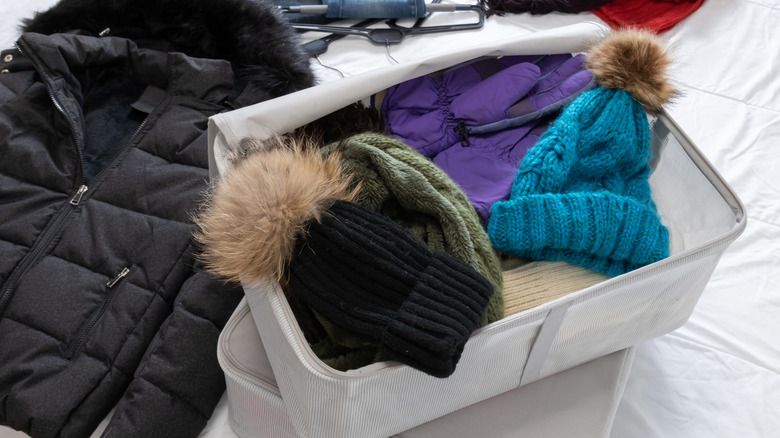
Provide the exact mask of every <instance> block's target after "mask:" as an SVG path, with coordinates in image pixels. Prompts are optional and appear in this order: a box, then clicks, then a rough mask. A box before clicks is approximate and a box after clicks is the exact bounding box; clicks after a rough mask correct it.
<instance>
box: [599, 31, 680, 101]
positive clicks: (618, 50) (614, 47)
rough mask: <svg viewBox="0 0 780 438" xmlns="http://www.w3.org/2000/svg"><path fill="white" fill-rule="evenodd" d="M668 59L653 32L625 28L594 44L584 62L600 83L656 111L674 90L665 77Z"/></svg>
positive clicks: (669, 61) (670, 97)
mask: <svg viewBox="0 0 780 438" xmlns="http://www.w3.org/2000/svg"><path fill="white" fill-rule="evenodd" d="M671 62H672V61H671V58H670V56H669V54H668V53H667V50H666V48H665V45H664V43H663V41H662V40H661V38H660V37H658V36H657V35H656V34H654V33H652V32H649V31H643V30H636V29H625V30H620V31H617V32H614V33H612V34H610V35H608V36H607V37H605V38H604V39H603V40H601V41H600V42H598V43H597V44H596V45H594V46H593V47H592V48H591V49H590V50H589V51H588V60H587V63H586V65H585V66H586V68H588V69H589V70H590V71H592V72H593V74H594V76H595V77H596V80H597V81H598V83H599V85H601V86H602V87H604V88H620V89H624V90H626V91H627V92H628V93H629V94H631V96H632V97H633V98H634V99H636V100H637V101H638V102H639V103H641V104H642V105H643V106H644V107H645V109H646V110H648V111H650V112H656V111H660V110H661V107H662V106H663V105H664V104H665V103H667V102H669V101H670V100H671V99H672V98H673V97H674V96H675V95H676V94H677V91H676V90H675V88H674V87H673V86H672V85H671V84H670V83H669V80H668V78H667V69H668V67H669V65H671Z"/></svg>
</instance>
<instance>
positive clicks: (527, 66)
mask: <svg viewBox="0 0 780 438" xmlns="http://www.w3.org/2000/svg"><path fill="white" fill-rule="evenodd" d="M584 60H585V57H584V55H578V56H575V57H572V56H571V55H566V54H564V55H540V56H505V57H502V58H490V59H483V60H480V61H477V62H474V63H471V64H468V65H465V66H461V67H458V68H455V69H452V70H450V71H447V72H445V73H444V74H442V75H439V76H422V77H418V78H415V79H411V80H409V81H406V82H403V83H401V84H398V85H396V86H393V87H391V88H390V89H389V90H388V91H387V95H386V96H385V98H384V100H383V102H382V108H381V110H382V115H383V117H384V120H385V126H386V128H387V130H388V134H389V135H390V136H392V137H395V138H397V139H399V140H401V141H403V142H405V143H406V144H408V145H409V146H411V147H413V148H414V149H416V150H417V151H419V152H420V153H421V154H423V155H425V156H426V157H428V158H431V159H432V160H433V162H434V163H435V164H436V165H437V166H439V167H440V168H441V169H443V170H444V171H445V172H446V173H447V174H448V175H449V176H450V177H451V178H452V179H453V180H454V181H455V182H456V183H457V184H458V185H459V186H460V187H461V189H462V190H463V191H464V192H465V193H466V195H468V197H469V199H470V200H471V203H472V204H473V205H474V208H476V210H477V211H478V212H479V215H480V217H481V218H482V219H483V220H484V221H485V223H486V222H487V219H488V217H489V214H490V207H491V206H492V205H493V203H495V202H496V201H499V200H502V199H506V198H507V197H508V196H509V192H510V188H511V186H512V181H513V180H514V177H515V174H516V173H517V169H518V168H519V167H520V162H521V160H522V158H523V157H524V156H525V153H526V151H527V150H528V149H529V148H530V147H531V146H533V145H534V144H535V143H536V140H537V139H538V138H539V136H540V135H541V134H542V133H543V132H544V131H545V130H546V129H547V126H548V124H549V122H550V121H552V119H554V117H555V116H556V115H557V113H558V112H559V110H560V109H561V108H562V107H563V106H565V105H566V104H567V103H568V102H570V101H571V100H573V99H574V98H575V97H576V96H578V95H579V94H580V93H582V92H583V91H585V90H588V89H590V88H593V87H594V86H595V82H594V80H593V75H592V74H591V73H590V72H589V71H587V70H584V69H583V63H584Z"/></svg>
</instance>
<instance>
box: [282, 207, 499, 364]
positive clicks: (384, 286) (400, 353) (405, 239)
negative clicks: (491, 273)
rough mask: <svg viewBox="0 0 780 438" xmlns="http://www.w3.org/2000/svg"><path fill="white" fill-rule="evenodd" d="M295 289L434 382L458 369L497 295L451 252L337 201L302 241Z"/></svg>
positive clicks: (293, 273)
mask: <svg viewBox="0 0 780 438" xmlns="http://www.w3.org/2000/svg"><path fill="white" fill-rule="evenodd" d="M287 277H288V281H289V286H290V288H291V290H292V291H293V292H294V293H295V294H296V295H298V296H299V297H300V298H301V300H303V301H304V302H306V303H307V305H309V306H310V307H311V308H312V309H313V310H315V311H316V312H318V313H319V314H320V315H322V316H323V317H324V318H326V319H327V320H329V321H330V322H331V323H332V324H334V325H336V326H339V327H341V328H342V329H344V330H347V331H350V332H352V333H356V334H360V335H363V336H365V337H367V338H369V339H371V340H374V341H376V342H378V343H379V345H380V349H381V351H382V352H383V353H384V354H385V355H386V357H388V358H390V359H394V360H397V361H399V362H403V363H406V364H408V365H410V366H412V367H414V368H417V369H419V370H421V371H424V372H426V373H428V374H430V375H433V376H436V377H447V376H449V375H450V374H452V373H453V372H454V371H455V365H456V364H457V362H458V360H459V359H460V355H461V353H462V351H463V347H464V345H465V343H466V341H467V340H468V338H469V335H470V334H471V332H472V331H474V329H476V327H477V325H478V322H479V320H480V316H481V315H482V313H483V312H484V311H485V308H486V307H487V303H488V300H489V299H490V296H491V295H492V293H493V288H492V286H491V284H490V282H488V281H487V279H485V277H483V276H482V275H481V274H479V273H478V272H477V271H475V270H474V269H473V268H471V267H470V266H468V265H467V264H465V263H463V262H461V261H459V260H457V259H455V258H453V257H452V256H450V255H449V254H446V253H444V252H440V251H437V252H435V253H432V252H430V251H429V250H428V249H427V248H426V247H425V246H424V245H423V244H422V243H421V242H419V241H418V240H417V239H416V238H415V237H414V236H413V235H412V234H411V233H409V231H407V230H406V229H405V228H403V227H401V226H399V225H398V224H396V223H395V222H393V221H392V220H390V219H389V218H387V217H385V216H382V215H380V214H378V213H375V212H373V211H371V210H368V209H366V208H364V207H361V206H360V205H358V204H355V203H352V202H348V201H336V202H335V203H334V204H333V205H332V206H331V207H330V208H329V209H328V212H327V213H326V214H324V215H323V217H322V220H321V221H320V222H317V221H314V222H312V223H311V224H310V226H309V228H308V236H307V237H306V238H303V239H299V240H298V243H297V245H296V248H295V251H294V252H293V257H292V260H291V261H290V262H289V264H288V275H287Z"/></svg>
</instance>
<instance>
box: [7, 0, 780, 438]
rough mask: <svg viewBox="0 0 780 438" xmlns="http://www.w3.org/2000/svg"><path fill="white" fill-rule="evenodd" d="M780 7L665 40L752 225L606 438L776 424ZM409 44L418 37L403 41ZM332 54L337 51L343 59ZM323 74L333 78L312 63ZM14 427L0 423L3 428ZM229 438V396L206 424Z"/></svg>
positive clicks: (25, 7) (402, 50) (653, 350)
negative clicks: (670, 48) (225, 402)
mask: <svg viewBox="0 0 780 438" xmlns="http://www.w3.org/2000/svg"><path fill="white" fill-rule="evenodd" d="M53 3H54V1H52V0H27V1H25V2H13V1H4V2H2V4H1V5H0V16H2V17H3V25H2V26H0V47H8V46H10V45H11V44H12V42H13V40H14V39H15V38H16V37H17V36H18V31H17V29H16V26H17V24H18V22H19V20H20V19H21V18H22V17H27V16H30V15H31V13H32V11H34V10H36V9H43V8H46V7H48V6H50V5H51V4H53ZM583 20H596V21H598V19H597V18H595V16H593V15H592V14H590V13H583V14H577V15H562V14H551V15H548V16H541V17H532V16H530V15H527V14H521V15H512V16H506V17H502V18H491V19H489V20H488V23H487V26H488V28H489V30H490V31H497V32H496V35H498V37H500V35H501V34H502V33H505V32H530V31H532V30H537V29H545V28H550V27H555V26H559V25H565V24H571V23H575V22H579V21H583ZM777 29H780V4H778V2H776V1H775V0H707V1H705V2H704V4H703V5H702V7H701V8H700V9H699V10H698V11H696V12H695V13H694V14H693V15H692V16H691V17H689V18H688V19H686V20H684V21H683V22H682V23H680V24H678V25H677V26H676V27H675V28H674V29H672V30H671V31H670V32H668V33H666V34H664V38H665V39H667V40H668V41H670V43H671V44H672V45H673V48H674V51H675V54H676V60H677V64H676V68H675V70H674V72H673V74H674V79H675V82H676V83H677V85H678V86H679V87H680V88H681V89H682V91H683V92H684V95H683V96H682V97H680V98H679V99H678V100H677V101H676V103H675V104H674V105H672V106H670V107H669V112H670V113H671V115H672V117H674V119H675V120H676V121H677V122H678V123H679V124H680V125H681V126H682V128H683V130H684V131H685V132H686V133H687V134H688V135H689V137H691V139H692V140H693V141H694V143H695V144H696V145H697V146H698V147H699V148H700V149H701V150H702V151H703V152H704V154H705V155H706V156H707V158H708V159H709V160H710V161H711V162H712V163H713V164H714V166H715V167H716V168H717V169H718V171H719V172H720V173H721V174H722V175H723V176H724V178H725V179H726V180H727V181H728V183H729V184H730V185H731V186H732V187H733V188H734V189H735V190H736V192H737V194H738V195H739V196H740V198H741V199H742V201H743V202H744V203H745V205H746V207H747V211H748V216H749V221H748V227H747V229H746V231H745V232H744V234H743V235H742V237H741V238H740V239H738V240H737V241H736V242H735V243H734V244H733V245H732V246H731V247H730V248H729V249H728V250H727V251H726V253H725V254H724V256H723V258H722V259H721V262H720V264H719V265H718V267H717V268H716V270H715V272H714V274H713V276H712V279H711V281H710V282H709V284H708V285H707V288H706V290H705V292H704V294H703V296H702V298H701V300H700V301H699V303H698V305H697V307H696V309H695V310H694V313H693V315H692V316H691V318H690V320H689V321H688V323H686V324H685V325H684V326H683V327H682V328H680V329H678V330H676V331H675V332H673V333H671V334H668V335H665V336H662V337H659V338H657V339H654V340H652V341H648V342H645V343H643V344H640V345H639V348H638V351H637V355H636V358H635V361H634V366H633V371H632V373H631V375H630V376H629V381H628V385H627V388H626V391H625V394H624V397H623V401H622V403H621V405H620V407H619V409H618V412H617V416H616V419H615V423H614V427H613V432H612V436H613V437H614V438H655V437H664V438H676V437H708V438H713V437H714V438H720V437H724V438H726V437H729V438H730V437H773V436H777V434H778V432H777V431H778V430H780V375H779V374H780V341H779V340H778V335H777V334H778V333H780V316H779V315H780V286H778V285H780V270H778V266H780V172H778V170H780V38H778V35H779V34H778V32H779V31H778V30H777ZM481 32H482V31H479V32H469V33H462V34H459V35H455V34H451V35H437V36H435V37H434V36H431V37H430V38H429V37H416V38H415V39H414V40H412V39H410V40H408V41H407V42H404V43H403V44H401V45H400V46H394V47H392V48H391V53H392V55H393V56H394V57H395V58H396V59H397V60H399V61H401V62H403V61H404V59H412V58H414V57H415V56H417V54H418V53H419V51H422V50H428V51H435V50H442V51H443V50H447V49H448V48H451V47H453V46H458V45H462V44H468V43H469V42H470V41H471V39H472V38H476V36H477V35H479V34H481ZM412 43H415V44H412ZM339 54H342V55H339ZM337 58H343V59H344V60H343V62H342V61H340V62H339V63H338V65H339V66H340V68H341V69H342V70H343V71H344V72H345V73H347V74H348V75H349V74H356V73H359V72H362V71H366V70H369V69H373V68H377V67H381V66H384V65H388V64H387V63H389V61H388V59H387V57H386V55H385V52H384V48H383V47H380V46H374V45H372V44H370V43H368V42H367V41H365V40H363V39H359V38H357V37H348V38H345V39H343V40H341V41H339V42H336V43H334V44H333V45H332V46H331V49H330V51H329V52H328V53H326V54H324V55H323V56H321V59H322V60H323V62H325V63H328V64H334V63H335V60H336V59H337ZM317 71H318V74H319V75H320V77H322V78H323V79H325V80H333V79H336V78H337V77H338V75H337V74H336V73H335V72H333V71H330V70H327V69H324V68H321V67H318V68H317ZM16 436H23V435H19V434H15V433H13V432H11V431H9V430H8V429H4V428H0V437H2V438H7V437H16ZM203 436H206V437H209V438H216V437H231V438H232V436H233V435H232V433H231V432H230V430H229V427H228V426H227V419H226V410H225V404H224V403H221V404H220V406H219V407H218V409H217V412H216V413H215V415H214V418H213V419H212V422H211V423H210V424H209V426H208V427H207V429H206V430H205V431H204V433H203Z"/></svg>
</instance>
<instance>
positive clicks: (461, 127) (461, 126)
mask: <svg viewBox="0 0 780 438" xmlns="http://www.w3.org/2000/svg"><path fill="white" fill-rule="evenodd" d="M453 131H455V132H457V133H458V135H460V145H461V146H463V147H464V148H467V147H469V146H471V142H470V141H469V133H468V131H467V130H466V121H465V120H463V119H460V120H458V126H456V127H455V128H453Z"/></svg>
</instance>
